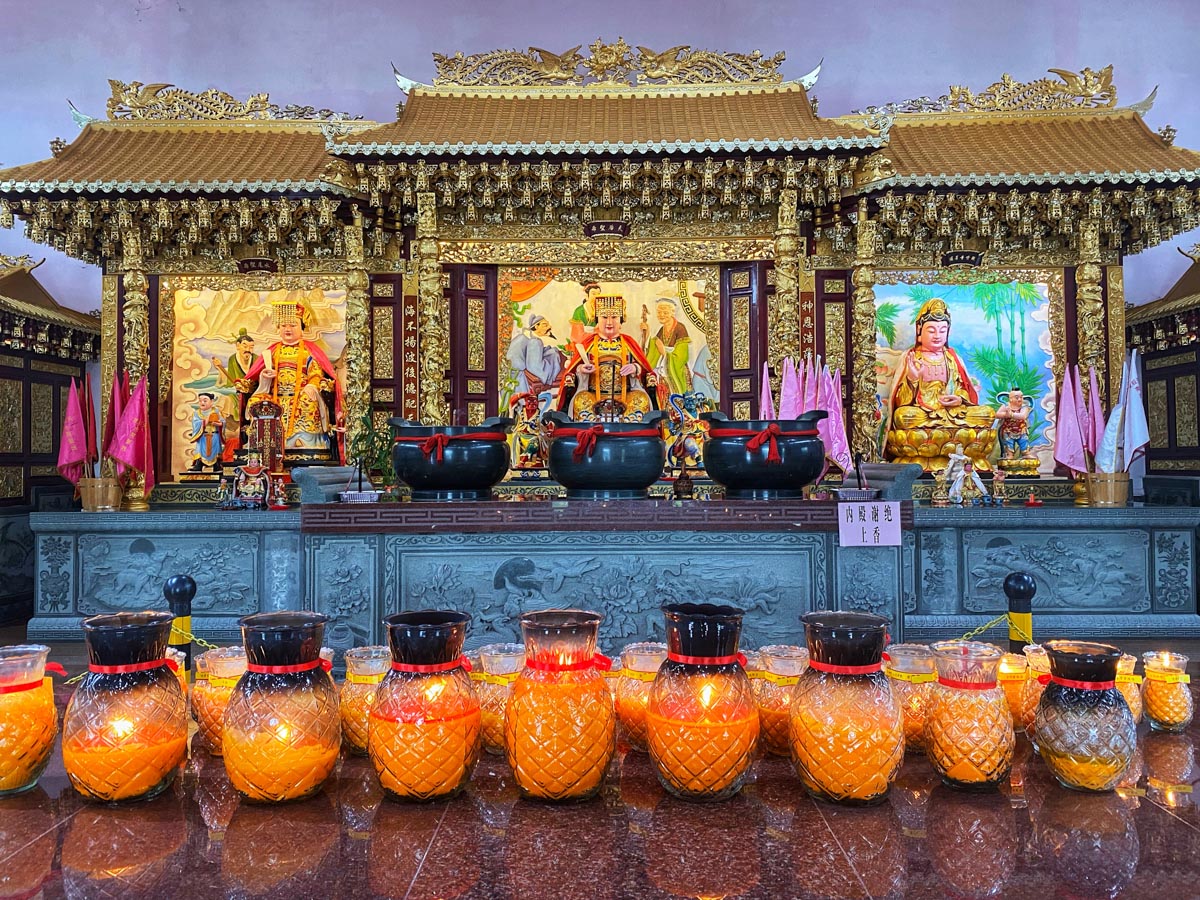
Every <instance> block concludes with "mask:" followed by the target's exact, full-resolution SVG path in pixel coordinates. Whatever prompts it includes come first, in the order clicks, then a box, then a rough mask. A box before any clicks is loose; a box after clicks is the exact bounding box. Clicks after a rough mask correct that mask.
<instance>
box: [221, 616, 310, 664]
mask: <svg viewBox="0 0 1200 900" xmlns="http://www.w3.org/2000/svg"><path fill="white" fill-rule="evenodd" d="M328 621H329V616H327V615H325V614H324V613H318V612H269V613H254V615H251V616H243V617H242V618H240V619H238V625H240V626H241V628H242V642H243V643H244V644H245V645H246V661H247V662H249V663H250V664H252V665H256V666H296V665H300V664H302V663H309V662H312V661H313V660H315V659H320V658H321V641H322V639H323V638H324V637H325V623H326V622H328Z"/></svg>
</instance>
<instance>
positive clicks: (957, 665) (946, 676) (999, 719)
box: [925, 641, 1016, 789]
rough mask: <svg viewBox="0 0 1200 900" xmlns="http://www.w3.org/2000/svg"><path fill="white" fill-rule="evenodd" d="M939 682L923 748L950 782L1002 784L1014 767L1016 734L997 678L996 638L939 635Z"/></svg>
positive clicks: (935, 652) (935, 647) (935, 650)
mask: <svg viewBox="0 0 1200 900" xmlns="http://www.w3.org/2000/svg"><path fill="white" fill-rule="evenodd" d="M931 649H932V650H933V659H934V663H935V664H936V666H937V683H936V684H934V686H933V688H932V690H931V691H930V693H929V719H928V721H927V723H926V725H925V752H926V754H927V755H928V757H929V761H930V762H931V763H932V764H933V767H934V769H936V770H937V773H938V774H939V775H941V776H942V780H943V781H945V782H946V783H947V784H948V785H950V786H951V787H959V788H968V789H985V788H990V787H995V786H997V785H999V784H1000V783H1001V782H1003V781H1004V779H1006V778H1007V777H1008V773H1009V771H1010V770H1011V769H1012V761H1013V750H1014V748H1015V747H1016V737H1015V735H1014V734H1013V721H1012V713H1011V712H1010V711H1009V709H1008V697H1007V696H1006V695H1005V693H1004V690H1003V688H1001V687H1000V686H999V684H998V683H997V681H996V669H997V667H998V666H999V665H1000V657H1001V656H1003V654H1002V653H1001V651H1000V648H999V647H997V646H995V645H994V644H984V643H980V642H979V641H939V642H937V643H936V644H933V646H932V647H931Z"/></svg>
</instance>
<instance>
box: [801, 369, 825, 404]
mask: <svg viewBox="0 0 1200 900" xmlns="http://www.w3.org/2000/svg"><path fill="white" fill-rule="evenodd" d="M820 387H821V357H819V356H818V357H817V358H816V360H815V361H813V360H811V359H806V360H805V361H804V393H803V395H802V396H803V398H804V399H803V400H802V401H801V403H800V412H802V413H806V412H808V411H809V410H813V409H816V408H817V394H818V393H819V391H820Z"/></svg>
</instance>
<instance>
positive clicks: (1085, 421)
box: [1071, 365, 1096, 461]
mask: <svg viewBox="0 0 1200 900" xmlns="http://www.w3.org/2000/svg"><path fill="white" fill-rule="evenodd" d="M1071 385H1072V387H1074V388H1075V415H1076V416H1078V417H1079V440H1080V441H1081V442H1082V443H1083V449H1084V451H1085V452H1086V453H1091V454H1092V456H1093V460H1094V459H1095V453H1096V451H1095V450H1094V449H1093V448H1092V447H1091V437H1090V434H1089V432H1090V430H1091V427H1092V420H1091V418H1090V417H1089V416H1088V411H1087V405H1086V404H1085V403H1084V401H1083V372H1082V371H1081V370H1080V368H1079V366H1078V365H1077V366H1075V377H1074V378H1073V379H1072V381H1071ZM1084 460H1085V461H1086V460H1087V457H1086V456H1085V457H1084Z"/></svg>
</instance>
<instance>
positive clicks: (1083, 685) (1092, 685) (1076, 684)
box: [1050, 675, 1117, 691]
mask: <svg viewBox="0 0 1200 900" xmlns="http://www.w3.org/2000/svg"><path fill="white" fill-rule="evenodd" d="M1050 680H1051V681H1052V682H1054V683H1055V684H1061V685H1062V686H1063V687H1069V688H1076V689H1077V690H1080V691H1107V690H1111V689H1112V688H1115V687H1116V686H1117V683H1116V682H1115V681H1075V680H1074V679H1071V678H1059V677H1058V676H1057V675H1051V676H1050Z"/></svg>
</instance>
